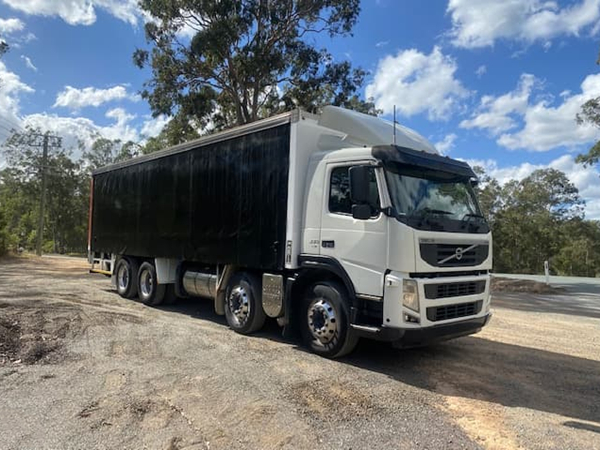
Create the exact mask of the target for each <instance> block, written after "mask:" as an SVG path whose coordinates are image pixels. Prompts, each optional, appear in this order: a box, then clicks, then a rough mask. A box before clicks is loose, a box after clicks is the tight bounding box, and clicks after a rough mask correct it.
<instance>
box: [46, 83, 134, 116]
mask: <svg viewBox="0 0 600 450" xmlns="http://www.w3.org/2000/svg"><path fill="white" fill-rule="evenodd" d="M123 99H129V100H134V101H135V100H137V97H136V96H135V95H131V94H129V93H128V92H127V89H126V88H125V86H121V85H120V86H114V87H111V88H108V89H98V88H95V87H86V88H83V89H77V88H74V87H72V86H65V89H64V90H63V91H61V92H59V93H58V95H57V96H56V101H55V102H54V105H53V108H57V107H59V106H62V107H64V108H69V109H72V110H79V109H81V108H85V107H86V106H94V107H98V106H100V105H102V104H103V103H108V102H112V101H114V100H123Z"/></svg>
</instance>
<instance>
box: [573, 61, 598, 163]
mask: <svg viewBox="0 0 600 450" xmlns="http://www.w3.org/2000/svg"><path fill="white" fill-rule="evenodd" d="M596 64H600V53H598V59H597V60H596ZM575 119H576V121H577V123H578V124H579V125H583V124H590V125H593V126H595V127H596V128H600V97H596V98H592V99H590V100H588V101H587V102H585V103H584V104H583V105H582V106H581V111H580V112H579V113H578V114H577V116H576V118H575ZM575 161H576V162H578V163H580V164H583V165H584V167H587V166H592V165H594V164H598V162H600V141H598V142H596V144H594V145H593V146H592V148H590V149H589V150H588V152H587V153H584V154H581V155H578V156H577V158H576V159H575Z"/></svg>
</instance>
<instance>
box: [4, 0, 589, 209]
mask: <svg viewBox="0 0 600 450" xmlns="http://www.w3.org/2000/svg"><path fill="white" fill-rule="evenodd" d="M144 20H145V19H144V17H143V16H142V14H141V13H140V11H139V10H138V8H137V6H136V2H135V0H68V1H67V0H0V36H1V37H2V38H3V39H5V40H6V41H7V42H8V43H9V44H10V45H11V51H10V52H9V53H8V54H7V55H6V56H5V57H4V58H3V59H2V62H1V63H0V79H2V80H3V84H2V86H1V87H0V139H1V138H4V137H5V136H6V135H7V134H8V130H9V129H10V128H13V127H23V126H25V125H26V124H32V125H37V126H41V127H42V128H47V129H51V130H53V131H55V132H57V133H60V134H63V135H64V136H65V142H67V143H71V144H74V142H75V140H74V136H81V135H82V133H83V134H84V135H86V136H89V135H90V134H93V133H99V134H102V135H105V136H106V137H109V138H112V139H116V138H121V139H123V140H129V139H132V140H135V141H143V140H144V139H146V138H147V137H149V136H152V135H155V134H156V133H158V132H159V131H160V128H161V126H162V125H163V124H164V123H165V122H166V120H168V118H158V119H152V118H151V117H150V111H149V108H148V106H147V104H146V103H145V102H144V101H143V100H141V99H140V98H139V96H138V95H137V93H138V91H139V90H140V89H141V88H142V84H143V82H144V81H145V80H147V79H148V78H149V73H148V72H147V71H142V70H139V69H138V68H136V67H135V66H134V65H133V64H132V61H131V55H132V53H133V51H134V50H135V48H137V47H144V46H145V45H146V44H145V40H144V34H143V23H144ZM310 39H314V40H315V42H316V43H317V44H319V45H321V46H326V47H327V48H328V49H329V50H330V51H331V52H332V53H333V55H334V57H335V58H336V60H343V59H349V60H351V62H352V63H353V64H354V65H357V66H361V67H363V68H364V69H366V70H368V71H369V75H368V78H367V80H366V83H365V87H364V89H363V94H365V95H368V96H372V97H374V99H375V102H376V103H377V105H378V106H379V107H380V108H381V109H383V110H384V112H385V114H386V115H389V113H390V112H391V109H392V107H393V105H394V104H395V105H396V107H397V109H398V112H399V114H398V120H399V121H400V122H401V123H402V124H404V125H407V126H409V127H412V128H414V129H416V130H417V131H419V132H420V133H421V134H423V135H424V136H426V137H427V138H429V139H430V140H431V141H432V142H434V143H436V145H437V146H438V148H439V149H440V150H441V151H442V152H444V153H446V154H448V155H450V156H452V157H456V158H462V159H465V160H467V161H469V162H471V163H477V164H480V165H483V166H485V167H486V168H487V170H488V171H489V172H490V173H491V174H492V175H493V176H495V177H497V178H498V179H499V180H500V181H502V182H504V181H507V180H508V179H510V178H522V177H524V176H526V175H528V174H529V173H531V172H532V171H533V170H535V169H536V168H541V167H548V166H551V167H555V168H558V169H560V170H563V171H564V172H566V173H567V174H568V176H569V177H570V179H571V180H572V181H573V182H574V183H575V184H576V185H577V187H578V188H579V189H580V192H581V195H582V196H583V197H584V198H585V200H586V201H587V203H588V207H587V210H586V212H587V217H588V218H596V219H600V178H598V176H599V175H598V172H597V170H596V169H591V168H590V169H584V168H582V167H581V166H579V165H576V164H574V162H573V159H574V156H575V155H577V154H578V153H580V152H582V151H585V150H586V149H587V148H589V147H590V146H591V145H592V144H593V143H594V142H595V141H596V140H598V139H599V138H600V131H599V130H595V129H593V128H591V127H581V126H578V125H577V124H576V123H575V117H574V116H575V114H576V113H577V111H578V107H579V105H580V104H581V103H582V102H584V101H585V100H587V99H588V98H591V97H596V96H600V70H599V69H600V67H599V66H597V65H596V64H595V61H596V58H597V56H598V51H599V50H600V0H572V1H541V0H521V1H514V2H510V1H505V0H444V1H442V0H428V1H417V0H364V1H363V2H362V12H361V15H360V18H359V22H358V24H357V26H356V27H355V29H354V36H353V37H347V38H338V39H334V40H331V39H329V38H328V37H326V36H319V35H317V36H314V37H311V38H310Z"/></svg>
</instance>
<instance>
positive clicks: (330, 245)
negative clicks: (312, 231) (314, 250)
mask: <svg viewBox="0 0 600 450" xmlns="http://www.w3.org/2000/svg"><path fill="white" fill-rule="evenodd" d="M321 246H322V247H323V248H334V247H335V241H321Z"/></svg>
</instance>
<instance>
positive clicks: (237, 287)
mask: <svg viewBox="0 0 600 450" xmlns="http://www.w3.org/2000/svg"><path fill="white" fill-rule="evenodd" d="M225 317H226V319H227V323H228V324H229V327H230V328H231V329H232V330H234V331H236V332H238V333H241V334H250V333H254V332H255V331H258V330H260V329H261V328H262V326H263V325H264V324H265V319H266V317H267V316H266V315H265V312H264V311H263V308H262V304H261V297H260V282H259V279H258V278H257V277H255V276H254V275H251V274H249V273H245V272H239V273H236V274H235V275H233V277H231V280H230V281H229V285H228V286H227V292H226V294H225Z"/></svg>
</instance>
